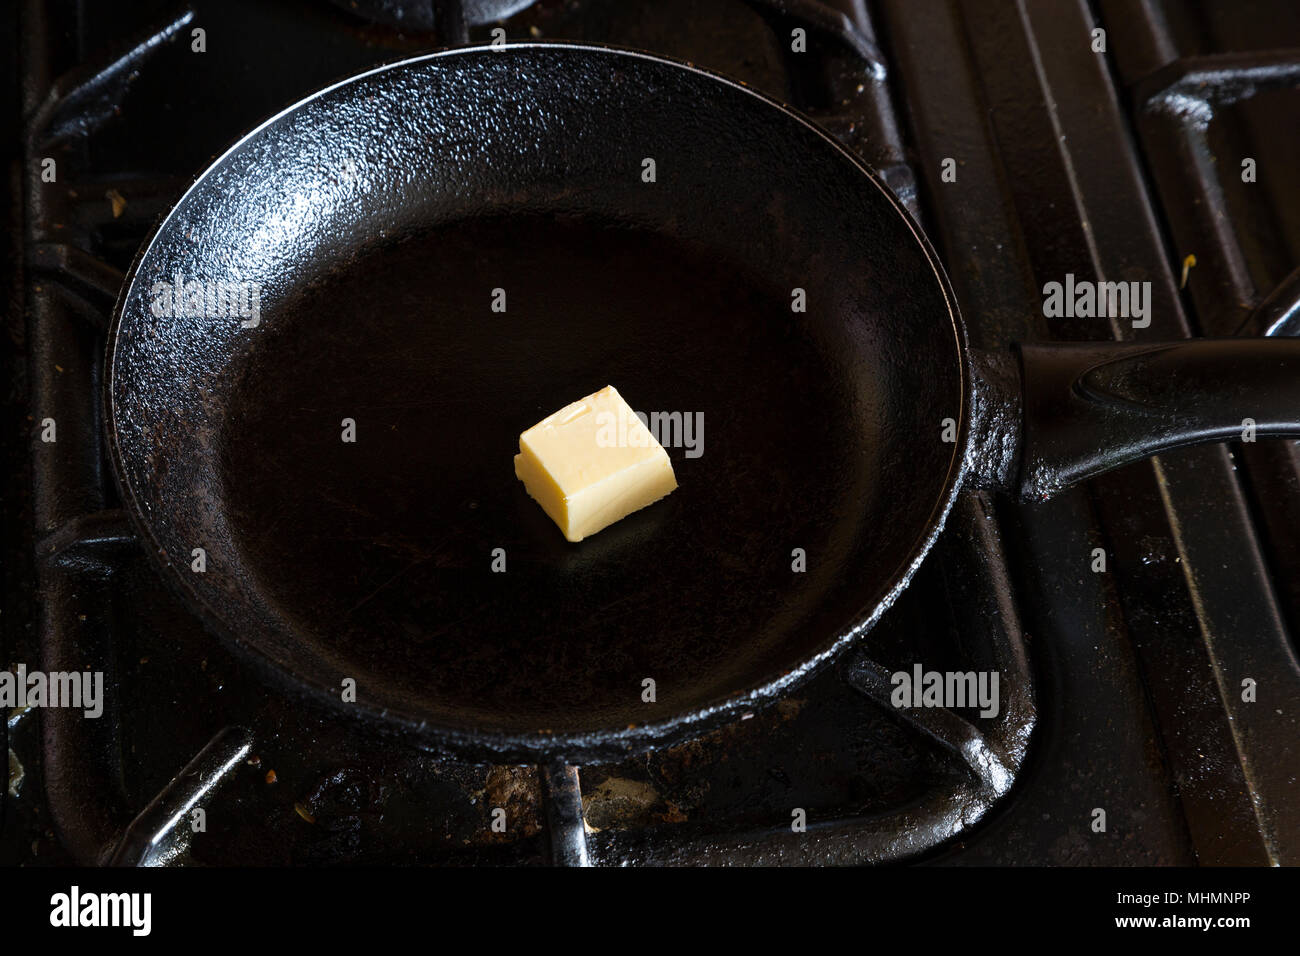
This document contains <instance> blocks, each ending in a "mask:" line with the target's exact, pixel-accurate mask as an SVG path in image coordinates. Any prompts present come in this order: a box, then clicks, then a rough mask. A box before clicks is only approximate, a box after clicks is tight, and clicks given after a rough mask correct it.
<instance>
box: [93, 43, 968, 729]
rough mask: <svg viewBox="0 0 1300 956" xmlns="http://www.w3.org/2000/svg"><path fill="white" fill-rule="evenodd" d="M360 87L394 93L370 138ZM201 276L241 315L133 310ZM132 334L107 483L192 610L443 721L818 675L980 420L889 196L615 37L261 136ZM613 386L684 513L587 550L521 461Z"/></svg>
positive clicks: (223, 185) (437, 72)
mask: <svg viewBox="0 0 1300 956" xmlns="http://www.w3.org/2000/svg"><path fill="white" fill-rule="evenodd" d="M584 86H585V88H586V93H587V95H586V96H585V97H583V96H581V95H577V96H575V93H574V91H575V89H576V90H578V92H579V94H581V92H582V90H583V88H584ZM412 88H418V89H420V90H421V91H422V93H423V95H422V96H420V97H413V96H411V95H410V90H411V89H412ZM476 89H477V90H481V91H482V96H483V98H484V99H483V101H482V103H481V104H478V105H479V109H478V112H477V113H476V114H475V115H469V113H465V115H463V116H461V114H459V113H458V112H457V110H458V109H461V108H462V107H457V106H455V105H453V104H463V102H464V96H465V95H466V94H465V90H471V91H472V90H476ZM456 90H460V91H461V92H460V98H459V99H457V98H455V97H454V95H453V94H454V92H455V91H456ZM439 91H443V92H444V95H445V96H446V98H447V99H446V102H445V104H442V105H443V107H445V108H444V109H443V110H442V111H441V112H440V101H439V96H438V93H439ZM367 95H369V96H371V97H374V96H380V97H382V98H384V101H385V102H389V103H393V104H396V105H397V106H400V109H397V108H395V109H391V110H388V111H383V110H381V111H379V114H380V115H381V116H382V118H383V123H384V128H383V129H382V130H379V129H377V128H376V127H375V123H376V119H375V115H376V114H375V113H374V112H373V111H370V112H366V111H363V112H356V113H354V112H352V111H351V110H352V107H353V106H354V105H355V103H356V101H357V99H358V98H364V97H365V96H367ZM511 104H514V105H513V106H512V105H511ZM520 104H525V105H524V106H521V105H520ZM520 109H524V113H522V114H521V113H519V112H518V111H519V110H520ZM512 111H513V112H512ZM341 115H346V116H348V117H349V118H350V119H352V120H353V121H354V122H351V123H347V124H341V123H336V122H331V119H332V118H337V117H339V116H341ZM367 116H368V117H370V119H369V120H368V121H366V120H365V117H367ZM457 116H460V120H459V122H462V123H465V124H469V126H471V127H472V128H473V129H474V130H475V131H477V133H478V134H479V135H478V139H477V140H475V141H474V143H473V145H472V146H471V147H468V148H466V149H461V148H460V147H459V146H457V145H456V143H457V142H458V140H457V138H456V135H457V132H458V131H459V132H461V133H463V132H465V130H463V129H459V128H454V127H455V124H456V122H458V120H457ZM507 121H510V122H513V123H514V126H513V127H512V126H510V125H509V124H508V123H507ZM367 122H368V123H369V124H370V125H366V123H367ZM520 123H523V124H525V125H531V126H532V127H534V128H533V130H532V133H531V134H530V135H529V136H528V137H526V140H527V142H526V144H525V143H524V142H523V141H522V140H521V139H517V138H514V137H513V136H512V138H511V139H510V143H511V144H513V145H514V146H515V147H516V148H514V149H503V148H502V146H503V144H502V143H501V142H496V143H493V142H491V141H492V140H493V138H494V137H500V136H502V135H506V134H503V133H502V130H510V129H514V130H515V132H516V134H517V133H518V126H519V124H520ZM321 130H329V131H330V134H329V135H330V136H331V137H333V138H334V139H332V140H330V141H331V142H338V143H340V145H338V146H335V147H331V148H333V149H335V154H334V155H333V156H332V158H331V159H330V161H329V162H327V163H326V164H324V166H322V164H321V163H320V162H319V161H315V162H313V161H312V158H311V157H309V156H307V155H305V154H304V151H303V149H302V146H303V137H304V136H310V135H317V137H318V138H317V142H319V141H320V140H319V134H320V131H321ZM378 143H382V144H383V149H382V150H379V149H377V148H375V149H372V148H371V147H373V146H376V144H378ZM439 147H440V148H439ZM449 151H450V152H451V153H457V152H458V151H459V154H458V155H457V158H456V162H455V165H454V168H451V167H448V166H442V165H439V164H440V163H444V162H446V156H447V154H448V152H449ZM431 156H432V157H434V158H432V159H431V158H429V157H431ZM648 156H652V157H653V158H654V159H655V160H656V165H657V168H658V170H662V171H663V175H659V176H657V177H656V178H655V179H654V180H652V181H648V180H647V179H646V178H645V176H644V169H645V167H644V165H643V160H644V159H645V158H646V157H648ZM268 169H273V170H275V171H276V172H275V173H274V174H273V178H274V179H275V180H276V182H277V185H278V188H277V189H275V190H269V189H266V188H264V187H263V186H261V185H258V184H264V183H265V181H266V178H267V173H266V170H268ZM349 171H350V172H349ZM349 176H351V178H350V179H349ZM340 181H341V182H342V183H343V184H344V185H343V186H341V187H340V186H339V183H340ZM232 185H233V186H235V187H236V189H235V191H233V192H232V190H231V187H232ZM241 187H242V192H240V191H239V189H240V188H241ZM340 189H342V190H343V191H344V192H346V195H341V194H340V192H339V190H340ZM344 200H345V201H344ZM214 272H217V273H221V274H226V275H229V274H238V275H240V276H249V275H253V276H256V277H257V278H258V280H259V281H260V282H261V285H262V290H263V291H262V296H263V299H262V303H261V307H260V308H261V311H260V315H259V321H258V324H257V325H256V326H255V327H251V328H243V327H241V326H240V325H239V323H238V322H237V321H231V319H230V317H225V318H222V317H220V316H191V317H186V316H184V315H181V316H167V315H162V316H159V315H156V314H155V312H156V311H158V310H156V309H151V308H150V304H151V297H150V290H151V288H153V284H152V283H153V280H157V279H158V278H159V277H166V276H172V275H177V276H180V277H181V278H180V279H179V281H181V282H183V281H184V277H186V276H196V275H198V276H210V275H211V274H212V273H214ZM801 306H802V308H801ZM182 311H183V310H182ZM117 336H118V341H117V343H116V345H115V349H114V357H113V368H112V381H111V384H110V391H111V396H112V402H113V416H114V419H113V422H112V427H113V435H114V440H115V444H116V447H117V451H118V455H119V458H120V461H119V465H120V467H121V469H122V472H123V478H124V481H125V483H126V485H127V487H128V488H129V489H130V491H131V493H132V495H133V496H134V498H135V501H136V503H137V505H138V506H139V508H140V510H141V513H142V517H143V520H144V522H145V524H146V526H147V527H148V528H149V530H150V533H151V534H152V535H153V536H154V537H155V539H156V541H157V543H158V545H159V548H160V550H161V551H162V552H164V553H165V554H166V555H167V557H169V558H170V559H171V560H172V561H173V565H174V567H175V568H176V569H177V570H176V571H175V572H174V573H176V574H178V575H179V576H180V579H181V583H182V585H183V587H184V588H185V590H186V591H187V592H188V593H189V594H190V595H191V596H192V597H194V598H195V599H196V600H198V601H199V602H200V603H201V604H202V606H203V608H204V611H205V613H207V614H209V615H210V616H212V617H213V618H214V619H215V622H216V623H217V624H218V625H219V626H220V628H221V629H222V630H223V631H224V632H226V633H228V634H230V635H231V636H232V637H233V638H234V639H236V640H238V641H240V642H243V643H245V644H248V645H251V646H253V647H254V648H255V649H256V650H258V651H259V652H260V653H261V654H263V655H264V656H266V657H269V658H270V659H271V660H272V661H273V662H275V663H277V664H278V665H280V666H281V667H283V668H284V669H286V670H288V671H289V672H291V673H293V674H294V675H296V676H298V677H300V678H302V679H304V680H306V681H307V682H309V683H311V684H314V685H316V686H318V687H324V688H334V687H340V686H341V682H342V681H343V680H344V679H345V678H352V679H354V680H355V681H356V682H357V696H358V700H359V701H360V702H362V703H364V704H366V705H367V706H368V707H369V709H372V710H386V711H388V712H389V713H390V714H391V715H393V716H397V717H401V718H403V719H405V720H408V721H411V722H415V721H425V722H427V724H428V725H430V726H432V727H435V728H437V727H443V728H451V729H454V730H457V731H460V732H464V733H474V732H492V733H498V734H511V735H519V734H534V733H539V732H542V733H557V734H582V733H590V732H598V731H612V730H618V729H620V728H624V727H627V726H628V725H630V724H644V723H649V722H655V721H660V720H665V719H668V718H672V717H675V716H678V715H681V714H683V713H687V712H690V711H694V710H699V709H701V708H704V707H707V706H709V705H711V704H716V703H719V702H721V701H723V700H725V699H727V698H728V697H731V696H734V695H736V694H738V693H741V692H743V691H745V690H746V689H748V688H752V687H755V686H758V685H761V684H763V683H765V682H768V681H771V680H773V679H776V678H779V677H780V676H781V675H783V674H786V673H788V672H790V671H791V670H793V669H795V668H796V667H798V666H799V665H800V663H801V662H802V661H804V660H805V659H807V658H808V657H810V656H812V655H815V654H817V653H819V652H822V651H825V650H826V649H827V648H828V647H829V646H830V645H831V644H832V643H833V641H834V640H835V638H836V637H837V636H839V635H840V634H842V633H844V631H846V630H847V629H849V628H850V627H852V626H853V625H854V624H855V623H856V622H858V621H860V620H862V619H863V618H864V617H865V616H866V615H868V614H869V613H870V611H871V609H872V608H873V607H874V605H875V603H876V602H877V601H878V600H880V599H881V598H882V597H883V595H884V594H885V592H886V591H887V590H888V589H889V587H890V586H891V585H892V584H893V583H894V581H895V579H896V577H897V576H898V574H899V573H900V572H901V571H902V569H903V567H904V566H905V565H906V563H907V561H908V560H909V559H910V558H911V557H912V555H913V553H914V551H915V549H916V547H917V544H918V541H919V540H920V539H921V538H923V537H924V535H925V533H926V531H927V528H928V526H929V522H930V521H931V518H932V517H933V513H934V510H935V508H936V505H937V503H938V502H939V501H940V500H941V499H942V497H943V495H944V494H945V492H946V482H947V479H948V477H949V469H950V466H951V464H952V459H953V454H954V449H955V446H954V445H953V444H951V443H944V442H943V441H942V440H941V430H942V424H941V423H942V419H943V418H945V417H953V418H954V419H957V420H960V415H961V374H960V364H959V356H958V351H957V345H956V339H955V336H954V330H953V327H952V320H951V318H950V315H949V313H948V310H947V303H946V301H945V299H944V296H943V294H942V283H941V281H940V280H938V279H937V278H936V276H935V274H934V272H933V269H932V267H931V266H930V263H929V262H928V260H927V258H926V256H925V253H924V251H923V249H922V247H921V245H920V244H919V242H918V241H917V239H916V238H915V236H914V235H913V234H912V232H911V230H910V228H909V226H908V224H907V222H906V221H905V219H904V218H903V217H902V216H901V214H899V213H898V212H897V210H896V209H895V208H894V207H893V205H892V204H891V203H890V201H889V200H888V199H887V198H886V197H885V196H884V194H883V193H882V192H881V191H880V190H879V189H878V187H877V186H876V185H875V184H873V183H872V182H871V181H870V180H869V179H868V178H867V177H866V176H865V175H864V174H863V173H862V172H861V171H860V170H859V169H858V168H857V167H856V166H854V165H853V164H852V163H851V161H849V160H848V159H847V158H846V157H845V156H843V154H841V153H840V152H839V151H838V150H836V149H835V148H834V147H833V146H831V145H830V144H829V143H827V142H825V141H824V140H823V139H821V137H819V136H818V135H817V134H815V133H813V132H812V131H810V130H809V129H808V128H806V127H804V126H803V124H801V123H800V122H799V121H798V120H796V119H794V118H793V117H791V116H789V115H788V114H785V113H782V112H781V111H779V110H778V109H776V108H775V107H773V106H772V105H770V104H768V103H766V102H763V101H761V100H759V99H757V98H755V97H753V96H752V95H750V94H748V93H746V92H745V91H743V90H740V89H738V88H736V87H732V86H729V85H726V84H723V83H720V82H718V81H716V80H714V79H712V78H709V77H707V76H704V75H702V74H699V73H697V72H695V71H690V70H686V69H683V68H681V67H677V66H674V65H671V64H666V63H662V62H660V61H655V60H648V59H643V58H632V57H628V56H624V55H620V54H616V53H613V52H610V51H590V50H586V51H577V50H565V49H563V48H546V47H540V48H535V49H532V50H520V51H514V52H512V53H511V54H510V55H509V56H495V55H494V54H490V53H489V54H479V55H478V56H475V55H473V54H463V55H460V56H451V57H444V58H432V59H428V60H424V61H416V62H414V63H412V64H410V65H409V66H405V67H401V68H397V70H396V71H391V70H390V71H388V72H387V73H384V74H378V75H373V76H371V77H366V78H362V79H361V80H359V81H355V82H354V83H352V84H349V85H347V86H344V87H341V88H339V89H337V90H334V91H331V92H330V93H328V94H326V95H325V96H323V97H321V98H319V99H318V100H316V101H312V102H310V103H308V104H305V105H304V106H302V107H299V108H298V109H297V110H295V111H294V112H293V113H291V114H288V115H287V116H285V117H281V118H280V119H279V120H277V121H275V122H274V123H273V124H271V125H270V126H268V127H267V128H265V129H263V130H262V131H261V132H259V133H258V134H255V136H254V137H252V139H251V140H249V141H246V142H245V144H243V145H242V146H241V147H239V148H238V149H236V150H235V151H234V152H233V153H232V154H230V155H229V156H227V157H226V158H225V159H224V160H223V161H222V163H221V164H220V165H219V166H218V167H217V168H216V169H215V170H214V171H213V172H210V173H209V174H208V177H205V180H204V181H200V183H199V184H198V186H196V188H195V190H193V191H191V193H190V194H189V195H188V196H187V198H186V200H185V201H184V202H183V203H182V206H181V207H180V208H179V209H178V210H177V212H176V214H174V215H173V217H172V218H171V219H170V220H169V221H168V222H167V223H166V224H165V225H164V227H163V229H162V230H161V231H160V233H159V236H158V238H157V239H156V240H155V241H154V243H153V245H152V246H151V247H150V249H149V251H148V253H147V254H146V255H145V256H144V258H143V259H142V261H141V263H140V265H139V267H138V269H137V275H136V278H135V282H134V283H133V286H132V289H131V290H130V291H129V293H128V295H127V297H126V298H125V301H124V305H123V309H122V315H121V319H120V324H119V329H118V332H117ZM607 384H612V385H615V386H616V387H617V388H618V389H619V390H620V391H621V392H622V394H623V395H624V397H625V398H626V399H627V400H628V401H629V402H630V403H631V404H632V405H633V407H634V408H636V409H637V410H639V411H643V412H646V413H648V414H654V413H661V418H660V432H661V437H664V438H666V439H668V441H667V444H669V446H670V447H669V448H668V451H669V455H670V456H671V458H672V461H673V466H674V468H675V470H676V472H677V477H678V483H679V489H678V491H677V492H675V493H674V494H672V495H671V496H669V497H668V498H667V499H665V500H664V501H662V502H660V503H658V504H656V505H654V506H652V507H650V508H648V509H646V510H644V511H642V512H638V513H637V514H634V515H632V516H630V517H628V518H626V519H624V520H623V521H621V522H619V523H617V524H615V525H614V526H612V527H610V528H608V529H606V530H605V531H602V532H600V533H599V534H598V535H596V536H594V537H592V538H590V539H588V540H587V541H583V542H581V543H579V544H570V543H568V542H566V541H565V540H564V539H563V537H562V535H561V534H560V533H559V531H558V530H557V529H556V528H555V527H554V525H552V524H551V522H550V520H549V519H548V518H547V517H546V516H545V515H544V514H543V512H542V511H541V509H540V508H539V507H538V506H537V505H536V504H535V503H534V502H532V501H531V500H530V499H529V498H528V496H527V494H526V493H525V492H524V490H523V486H522V485H521V484H520V483H519V482H518V481H517V480H516V479H515V477H514V473H513V468H512V463H511V458H512V456H513V454H514V453H515V451H516V450H517V439H518V435H519V433H520V432H521V431H522V430H523V429H525V428H526V427H528V426H530V425H532V424H533V423H534V422H536V421H537V420H538V419H540V418H541V417H543V416H544V415H546V414H549V413H550V412H552V411H555V410H556V409H558V408H559V407H560V406H562V405H564V404H566V403H568V402H570V401H572V400H574V399H577V398H579V397H581V396H583V395H585V394H588V393H590V392H593V391H595V390H597V389H599V388H600V387H602V386H604V385H607ZM349 423H351V427H349ZM664 423H667V424H664ZM688 426H689V430H687V427H688ZM665 428H666V429H667V431H664V429H665ZM674 436H675V438H676V440H675V441H673V440H672V439H673V437H674ZM351 438H354V439H355V440H348V439H351ZM199 546H201V547H204V548H205V550H206V553H207V554H208V564H207V569H206V571H204V572H203V573H201V574H197V573H194V572H193V571H192V570H191V569H190V564H189V562H188V561H187V560H186V557H187V556H188V555H190V554H191V552H192V549H193V548H194V547H199ZM503 568H504V570H503ZM647 680H652V681H653V682H654V699H653V700H649V699H647V698H648V696H649V695H648V694H647V693H646V689H647V684H646V681H647Z"/></svg>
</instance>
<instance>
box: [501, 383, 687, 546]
mask: <svg viewBox="0 0 1300 956" xmlns="http://www.w3.org/2000/svg"><path fill="white" fill-rule="evenodd" d="M515 476H516V477H517V478H519V480H520V481H522V482H523V483H524V487H525V488H526V489H527V490H528V494H529V495H531V496H532V497H533V499H534V500H535V501H536V502H537V503H538V504H539V505H541V506H542V510H543V511H545V512H546V513H547V514H548V515H549V516H550V518H551V520H552V521H554V522H555V523H556V524H557V525H559V527H560V530H561V531H562V532H564V536H565V537H566V538H568V539H569V540H570V541H581V540H582V539H583V538H585V537H587V536H588V535H592V534H595V533H596V532H597V531H600V530H601V529H602V528H607V527H609V526H610V525H611V524H613V523H614V522H615V521H618V520H619V519H620V518H624V517H626V516H627V515H630V514H631V513H632V512H633V511H638V510H640V509H641V508H644V507H646V505H651V504H654V503H655V502H656V501H658V500H659V499H660V498H662V497H664V496H665V495H667V494H669V493H670V492H672V491H674V490H675V489H676V488H677V478H676V476H675V475H674V474H673V466H672V462H670V461H669V460H668V453H667V452H666V451H664V449H663V446H662V445H660V444H659V442H658V441H656V440H655V437H654V435H652V434H651V433H650V429H648V428H646V426H645V423H643V422H642V421H641V419H640V418H638V417H637V415H636V413H635V412H634V411H632V409H631V407H629V406H628V404H627V402H625V401H623V397H622V396H621V395H619V394H618V391H617V390H616V389H615V388H614V387H613V386H612V385H607V386H605V387H604V388H602V389H601V390H600V391H599V392H596V393H595V394H593V395H588V396H587V397H586V398H583V399H580V400H578V401H576V402H574V403H573V404H571V405H566V406H565V407H564V408H562V409H560V410H559V411H558V412H556V413H555V414H554V415H548V416H547V417H546V418H543V419H542V420H541V421H540V422H538V423H537V424H536V425H534V426H533V427H532V428H530V429H528V430H527V431H526V432H524V433H523V434H522V435H520V436H519V454H518V455H516V456H515Z"/></svg>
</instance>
